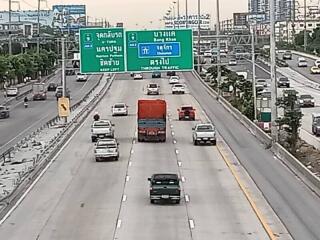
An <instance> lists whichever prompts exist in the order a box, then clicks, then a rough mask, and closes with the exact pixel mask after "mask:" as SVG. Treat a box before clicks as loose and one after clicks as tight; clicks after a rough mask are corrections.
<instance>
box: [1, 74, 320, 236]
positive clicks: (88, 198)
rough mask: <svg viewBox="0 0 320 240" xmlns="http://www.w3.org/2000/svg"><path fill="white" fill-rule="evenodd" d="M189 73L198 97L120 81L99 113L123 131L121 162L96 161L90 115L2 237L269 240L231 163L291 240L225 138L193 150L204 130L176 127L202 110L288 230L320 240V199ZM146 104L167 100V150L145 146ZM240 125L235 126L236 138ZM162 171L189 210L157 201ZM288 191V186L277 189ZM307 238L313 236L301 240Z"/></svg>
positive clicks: (186, 125)
mask: <svg viewBox="0 0 320 240" xmlns="http://www.w3.org/2000/svg"><path fill="white" fill-rule="evenodd" d="M145 76H149V77H150V74H145ZM183 76H184V77H185V79H186V83H187V84H188V86H189V88H190V90H191V94H185V95H172V94H171V92H170V86H169V84H168V80H166V79H157V80H148V79H145V80H136V81H133V80H130V77H129V76H128V75H118V76H117V78H116V80H115V81H114V83H113V84H112V87H111V89H110V91H109V92H108V93H107V95H106V96H105V97H104V99H103V100H102V101H101V102H100V104H99V105H98V106H97V110H98V111H99V112H100V115H101V117H102V118H108V119H111V120H112V121H113V123H114V124H115V129H116V132H115V135H116V137H117V138H118V141H119V143H120V159H119V161H117V162H101V163H96V162H95V160H94V155H93V149H94V145H93V144H92V143H91V141H90V126H91V123H92V115H91V116H90V118H89V119H87V120H86V121H85V122H84V124H83V125H82V127H81V128H80V129H79V131H77V132H76V133H75V135H74V136H73V137H72V138H71V139H70V142H69V143H68V144H67V145H66V146H65V148H63V149H61V152H60V154H59V155H58V156H57V157H56V158H55V159H54V161H53V162H52V165H51V166H50V168H49V169H48V171H47V172H46V173H45V174H44V175H43V177H42V178H41V179H40V180H39V182H38V183H37V184H36V185H35V186H34V188H33V189H32V191H31V192H30V193H29V194H28V195H27V196H26V198H25V199H24V200H23V201H22V202H21V204H20V205H19V206H18V207H17V208H16V210H15V211H14V212H13V213H12V214H11V215H10V217H9V218H8V219H7V220H6V221H5V222H4V223H3V224H2V226H1V227H0V236H1V239H2V238H3V239H7V240H20V239H37V240H46V239H50V240H55V239H56V240H58V239H59V240H64V239H65V240H71V239H77V240H82V239H83V240H88V239H97V240H98V239H118V240H120V239H141V240H149V239H153V240H158V239H159V240H160V239H174V240H187V239H197V240H212V239H219V240H220V239H237V240H239V239H259V240H260V239H269V238H268V236H267V234H266V231H265V230H264V228H263V227H262V224H261V222H260V221H259V219H258V217H257V216H256V214H255V213H254V211H253V209H252V207H251V206H250V204H249V201H248V199H247V198H246V197H245V195H244V193H243V191H241V190H240V187H239V185H238V182H237V181H236V178H235V177H234V175H233V174H232V173H231V171H230V168H228V167H227V165H226V161H227V160H226V159H227V158H228V159H230V161H231V162H232V164H231V165H232V166H233V167H234V168H235V169H236V172H237V175H239V176H240V178H241V179H242V180H243V182H245V183H246V186H247V188H248V191H249V192H251V194H252V196H253V198H254V200H257V201H258V208H259V209H260V210H261V211H262V212H263V213H267V214H265V215H266V216H267V224H270V225H271V226H273V228H274V229H278V231H277V232H276V233H277V234H278V235H279V236H280V239H291V238H290V237H289V236H287V235H286V233H285V229H284V228H283V226H282V224H280V223H279V221H278V220H277V217H276V216H275V215H274V213H273V211H272V210H271V208H270V206H268V204H267V203H266V201H265V200H264V199H263V197H262V195H261V193H260V192H259V190H258V189H257V188H256V187H255V185H254V183H253V181H252V180H251V179H250V178H249V177H248V175H247V173H246V172H245V170H244V169H243V168H242V166H241V165H240V164H239V163H238V162H237V160H236V159H233V158H234V157H232V153H231V152H230V151H229V150H228V148H227V146H226V144H225V143H224V141H223V139H222V138H220V137H219V139H218V146H216V147H214V146H194V145H193V144H192V138H191V134H192V130H191V129H192V126H194V124H195V123H194V122H183V121H178V120H177V112H176V109H177V108H178V107H180V106H181V105H182V104H192V105H193V106H194V107H195V108H196V109H197V121H207V118H206V115H205V114H204V110H205V111H206V112H207V113H208V115H209V116H210V117H211V118H212V119H213V120H214V123H215V124H216V126H217V129H218V131H219V133H220V134H221V135H222V136H223V138H224V139H225V140H226V141H227V143H228V144H229V145H230V147H232V149H233V150H234V151H235V153H236V154H237V155H238V156H239V158H240V160H241V161H243V159H244V158H245V159H246V160H244V163H245V164H246V165H247V166H245V167H248V169H249V170H250V171H252V173H251V172H250V174H252V175H253V176H254V177H255V179H254V180H255V181H257V182H258V183H259V184H260V186H259V187H262V188H263V194H267V196H268V197H270V196H269V195H270V194H271V195H273V197H270V199H268V200H273V202H274V201H276V202H275V203H274V204H275V206H274V207H275V208H274V209H275V210H276V211H280V212H281V213H282V214H283V213H284V214H286V216H287V222H286V223H287V224H288V225H291V226H290V227H291V228H292V227H293V229H292V230H293V232H294V236H296V237H297V238H296V239H318V238H317V236H320V233H319V228H318V223H317V221H316V220H318V219H319V216H320V213H319V208H318V205H317V204H318V200H319V199H318V198H316V197H315V196H313V195H312V193H311V192H310V191H309V190H308V189H306V188H305V187H304V186H303V185H302V184H301V183H300V181H299V180H298V179H296V177H295V176H294V175H293V174H292V173H291V172H289V171H288V170H287V169H286V168H285V167H284V166H283V165H282V164H281V163H280V162H279V161H278V160H275V159H274V158H273V155H272V154H271V153H270V152H269V151H266V150H265V149H264V148H263V146H261V145H260V144H259V143H258V142H257V140H256V139H255V138H254V137H253V136H251V135H250V134H249V132H248V131H247V130H246V129H244V127H243V126H241V125H239V124H238V123H237V122H236V120H235V119H234V118H232V117H231V116H230V115H229V114H227V113H226V111H225V110H224V109H223V108H222V107H221V105H220V104H218V103H217V102H215V100H213V98H212V97H211V96H210V95H208V93H207V91H206V90H205V88H204V87H203V86H202V85H201V84H200V83H199V81H198V80H197V79H195V78H194V77H193V75H192V74H191V73H183ZM150 81H155V82H158V83H159V84H160V88H161V95H160V96H146V95H145V94H144V91H143V89H144V87H145V86H146V84H147V82H150ZM140 98H163V99H165V100H166V101H167V103H168V120H169V121H167V129H168V130H167V141H166V142H165V143H139V142H137V141H136V125H137V124H136V121H137V120H136V118H137V116H136V111H137V109H136V103H137V100H138V99H140ZM198 101H199V102H198ZM116 102H126V103H127V104H128V105H129V116H127V117H112V116H111V112H110V109H111V105H112V104H114V103H116ZM200 104H201V105H200ZM231 127H235V129H234V131H233V130H232V129H231ZM221 151H222V152H225V153H228V154H227V156H225V155H222V154H221ZM256 156H260V159H257V158H256ZM270 170H271V171H270ZM159 172H172V173H178V174H179V175H180V177H181V179H182V191H183V197H184V200H183V201H182V202H181V204H180V205H175V204H174V205H170V204H150V201H149V196H148V190H149V185H148V181H147V178H148V177H150V176H151V174H153V173H159ZM278 174H280V175H279V176H278ZM279 184H280V185H282V188H278V185H279ZM284 185H286V186H284ZM281 191H284V192H281ZM258 196H260V198H259V197H258ZM302 196H303V197H302ZM288 198H289V199H288ZM302 200H303V203H302ZM292 202H294V203H295V204H296V206H293V205H291V204H292ZM35 203H36V204H35ZM277 205H278V206H277ZM279 205H280V207H279ZM292 207H293V208H292ZM307 214H310V215H307ZM306 216H308V217H306ZM282 217H283V216H282ZM309 221H310V222H309ZM262 222H264V220H262ZM292 224H293V225H294V226H292ZM299 224H300V225H299ZM301 234H303V236H304V237H305V238H299V236H300V237H301V236H302V235H301Z"/></svg>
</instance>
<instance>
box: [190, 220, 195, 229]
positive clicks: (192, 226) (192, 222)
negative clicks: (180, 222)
mask: <svg viewBox="0 0 320 240" xmlns="http://www.w3.org/2000/svg"><path fill="white" fill-rule="evenodd" d="M189 225H190V228H191V229H194V227H195V225H194V221H193V220H192V219H189Z"/></svg>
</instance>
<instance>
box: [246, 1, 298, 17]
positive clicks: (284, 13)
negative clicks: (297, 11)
mask: <svg viewBox="0 0 320 240" xmlns="http://www.w3.org/2000/svg"><path fill="white" fill-rule="evenodd" d="M274 2H275V12H276V20H277V21H285V20H290V19H291V18H292V13H293V11H294V9H293V4H294V0H274ZM248 6H249V13H251V14H265V19H266V21H268V20H269V19H270V10H269V0H249V2H248Z"/></svg>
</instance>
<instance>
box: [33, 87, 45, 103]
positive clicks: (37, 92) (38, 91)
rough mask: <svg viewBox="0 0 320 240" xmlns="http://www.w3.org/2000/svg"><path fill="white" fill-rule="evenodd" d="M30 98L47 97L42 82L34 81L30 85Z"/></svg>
mask: <svg viewBox="0 0 320 240" xmlns="http://www.w3.org/2000/svg"><path fill="white" fill-rule="evenodd" d="M32 99H33V100H34V101H35V100H46V99H47V89H46V88H45V85H44V83H34V84H33V85H32Z"/></svg>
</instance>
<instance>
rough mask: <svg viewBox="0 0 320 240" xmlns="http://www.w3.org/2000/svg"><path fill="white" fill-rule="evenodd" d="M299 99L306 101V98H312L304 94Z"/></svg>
mask: <svg viewBox="0 0 320 240" xmlns="http://www.w3.org/2000/svg"><path fill="white" fill-rule="evenodd" d="M300 98H302V99H307V98H312V97H311V95H307V94H305V95H301V96H300Z"/></svg>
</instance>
